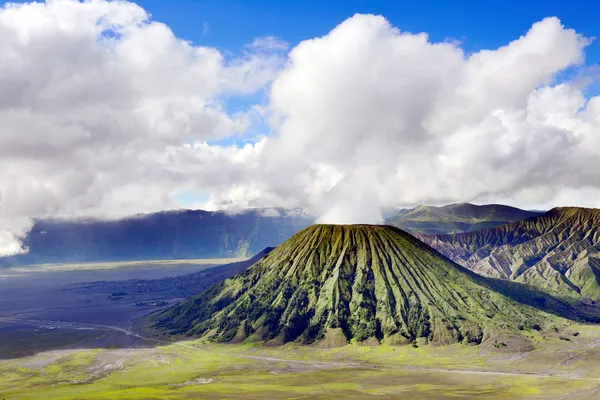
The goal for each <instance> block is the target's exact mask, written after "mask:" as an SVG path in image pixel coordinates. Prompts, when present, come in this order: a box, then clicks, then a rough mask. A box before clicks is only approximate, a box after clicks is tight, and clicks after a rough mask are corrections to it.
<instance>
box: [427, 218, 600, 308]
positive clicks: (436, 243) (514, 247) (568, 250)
mask: <svg viewBox="0 0 600 400" xmlns="http://www.w3.org/2000/svg"><path fill="white" fill-rule="evenodd" d="M415 236H417V237H418V238H419V239H421V240H422V241H424V242H425V243H427V244H429V245H430V246H432V247H433V248H435V249H437V250H438V251H439V252H441V253H442V254H444V255H445V256H447V257H449V258H450V259H452V260H454V261H455V262H457V263H459V264H461V265H463V266H465V267H467V268H469V269H471V270H473V271H475V272H477V273H480V274H483V275H487V276H493V277H498V278H503V279H510V280H514V281H517V282H523V283H528V284H531V285H534V286H536V287H538V288H540V289H544V290H547V291H550V292H553V293H559V294H561V295H570V296H574V297H583V298H589V299H593V300H600V210H598V209H585V208H555V209H552V210H550V211H549V212H547V213H545V214H544V215H541V216H539V217H535V218H530V219H527V220H524V221H520V222H515V223H512V224H507V225H503V226H499V227H496V228H492V229H486V230H482V231H478V232H470V233H460V234H455V235H419V234H415Z"/></svg>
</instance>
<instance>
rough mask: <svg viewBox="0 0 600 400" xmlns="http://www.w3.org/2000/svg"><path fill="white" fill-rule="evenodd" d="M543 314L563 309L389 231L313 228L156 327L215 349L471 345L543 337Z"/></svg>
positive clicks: (172, 311)
mask: <svg viewBox="0 0 600 400" xmlns="http://www.w3.org/2000/svg"><path fill="white" fill-rule="evenodd" d="M508 292H510V293H508ZM503 293H507V294H503ZM511 293H512V294H511ZM515 293H519V295H518V296H521V297H522V298H527V304H530V305H534V306H536V307H537V309H536V308H535V307H531V306H530V305H525V304H522V303H521V302H519V301H516V300H515V299H517V297H516V296H515V295H514V294H515ZM519 300H520V299H519ZM542 306H543V307H542ZM544 307H546V308H548V307H550V308H551V307H555V308H556V307H562V308H563V310H565V309H567V308H568V307H569V305H568V304H566V303H562V302H560V301H558V300H555V299H553V298H551V297H548V296H546V295H543V294H540V293H539V292H535V291H534V290H532V289H531V288H528V287H526V286H524V285H520V284H516V283H510V282H502V281H498V280H494V279H491V278H484V277H481V276H479V275H476V274H475V273H473V272H471V271H469V270H467V269H466V268H463V267H461V266H459V265H457V264H455V263H453V262H452V261H450V260H448V259H447V258H445V257H443V256H442V255H440V254H439V253H437V252H436V251H435V250H433V249H431V248H430V247H428V246H427V245H425V244H424V243H422V242H420V241H419V240H417V239H415V238H414V237H412V236H411V235H409V234H407V233H405V232H403V231H401V230H399V229H397V228H393V227H390V226H375V225H313V226H311V227H308V228H306V229H304V230H302V231H300V232H298V233H297V234H296V235H294V236H293V237H291V238H290V239H289V240H287V241H286V242H285V243H283V244H282V245H281V246H279V247H277V248H276V249H275V250H274V251H273V252H271V253H270V254H269V255H267V256H266V257H264V258H263V259H261V260H260V261H258V262H257V263H255V264H254V265H252V266H251V267H250V268H248V269H247V270H246V271H244V272H243V273H241V274H239V275H237V276H234V277H232V278H230V279H227V280H225V281H223V282H221V283H219V284H217V285H216V286H214V287H212V288H211V289H209V290H207V291H205V292H203V293H201V294H199V295H198V296H196V297H193V298H191V299H189V300H186V301H184V302H182V303H179V304H177V305H175V306H173V307H171V308H169V309H166V310H164V311H162V312H160V313H158V314H156V315H154V321H155V325H156V327H159V328H163V329H167V330H169V331H170V332H171V333H176V334H187V335H200V336H204V337H207V338H210V339H211V340H215V341H233V342H241V341H270V342H271V343H273V344H276V343H285V342H289V341H297V342H300V343H312V342H315V341H317V340H319V339H322V338H326V337H331V336H332V335H333V336H335V338H336V339H343V340H344V341H345V340H349V341H357V342H362V341H365V340H370V341H372V342H373V341H384V342H385V343H397V344H399V343H410V342H415V341H426V342H428V343H436V344H450V343H457V342H462V343H476V344H479V343H481V342H483V341H485V340H487V339H490V338H493V337H495V336H497V335H502V334H505V333H510V334H518V333H519V331H527V330H530V329H538V330H539V329H542V327H543V326H545V325H548V324H549V323H552V321H554V316H553V315H550V314H547V313H545V312H542V311H540V310H539V309H540V308H542V309H543V308H544Z"/></svg>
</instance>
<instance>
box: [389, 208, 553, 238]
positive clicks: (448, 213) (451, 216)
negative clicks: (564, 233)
mask: <svg viewBox="0 0 600 400" xmlns="http://www.w3.org/2000/svg"><path fill="white" fill-rule="evenodd" d="M541 214H542V213H541V212H537V211H526V210H521V209H518V208H515V207H510V206H505V205H501V204H486V205H480V206H479V205H475V204H469V203H459V204H449V205H447V206H443V207H433V206H418V207H415V208H410V209H403V210H400V211H399V212H398V213H397V214H396V215H394V216H392V217H390V218H388V219H387V220H386V222H387V223H388V224H390V225H393V226H395V227H398V228H400V229H403V230H406V231H410V232H420V233H427V234H445V233H457V232H472V231H476V230H480V229H486V228H492V227H496V226H500V225H504V224H507V223H510V222H515V221H521V220H524V219H526V218H531V217H535V216H538V215H541Z"/></svg>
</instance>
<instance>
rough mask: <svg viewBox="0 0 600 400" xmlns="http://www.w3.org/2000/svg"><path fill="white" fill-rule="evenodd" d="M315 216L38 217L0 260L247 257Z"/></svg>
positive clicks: (263, 212)
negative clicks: (19, 248) (14, 252)
mask: <svg viewBox="0 0 600 400" xmlns="http://www.w3.org/2000/svg"><path fill="white" fill-rule="evenodd" d="M313 222H314V220H313V218H311V217H309V216H307V215H306V214H305V213H304V212H303V210H301V209H284V208H264V209H248V210H242V211H239V212H229V211H203V210H178V211H163V212H158V213H152V214H144V215H136V216H132V217H128V218H123V219H119V220H109V221H103V220H66V219H38V220H35V221H34V224H33V228H32V229H31V231H30V232H29V234H28V235H27V237H25V239H24V241H23V244H24V245H25V246H26V247H28V248H29V252H28V253H27V254H23V255H19V256H13V257H3V258H0V265H5V266H6V265H23V264H40V263H66V262H85V261H96V262H101V261H128V260H150V259H186V258H224V257H247V256H251V255H253V254H256V253H258V252H259V251H261V250H262V249H264V248H265V247H274V246H277V245H278V244H280V243H281V242H283V241H284V240H286V239H287V238H289V237H290V236H292V235H293V234H294V233H296V232H297V231H299V230H300V229H302V228H305V227H306V226H309V225H310V224H312V223H313Z"/></svg>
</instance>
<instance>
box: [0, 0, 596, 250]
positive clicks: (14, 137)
mask: <svg viewBox="0 0 600 400" xmlns="http://www.w3.org/2000/svg"><path fill="white" fill-rule="evenodd" d="M248 43H249V44H248V46H246V50H245V53H244V54H241V55H239V56H238V57H236V58H231V57H230V56H225V53H224V52H221V51H219V50H217V49H214V48H208V47H201V46H196V45H194V44H193V43H189V42H187V41H185V40H182V39H180V38H177V37H175V36H174V35H173V33H172V32H171V30H170V29H169V28H168V27H167V26H165V25H164V24H161V23H160V22H156V21H153V20H152V19H151V18H150V16H149V15H148V14H147V13H146V12H145V11H144V10H143V9H141V8H140V7H138V6H137V5H135V4H133V3H127V2H107V1H103V0H94V1H88V2H85V3H80V2H78V1H74V0H62V1H48V2H47V3H29V4H23V5H9V6H7V7H5V8H4V9H1V10H0V87H2V88H3V90H2V91H1V92H0V126H2V132H1V133H0V170H1V171H2V179H0V254H10V253H16V252H18V251H21V250H22V249H21V247H20V243H19V241H18V237H19V235H22V234H24V233H25V232H26V231H27V230H28V229H29V228H30V224H31V223H30V221H29V217H41V216H101V217H114V216H121V215H126V214H131V213H137V212H149V211H155V210H159V209H164V208H177V207H180V204H178V201H177V198H178V197H177V195H178V194H179V193H183V192H186V191H196V192H201V193H204V194H205V195H206V196H208V201H206V202H205V201H202V202H201V203H199V204H197V206H198V207H213V208H223V207H225V208H240V207H246V206H290V207H306V208H309V209H310V210H312V212H314V213H315V214H317V215H319V216H320V220H321V221H324V222H378V221H380V220H381V214H380V209H381V208H382V207H393V206H398V205H407V204H415V203H423V202H424V203H443V202H451V201H471V200H474V199H480V200H485V201H506V202H510V203H511V204H516V205H521V206H524V207H528V206H542V205H543V206H550V205H552V204H557V203H558V204H573V205H590V206H593V205H595V206H600V200H599V198H598V197H597V196H598V194H599V191H600V172H599V171H600V170H598V168H597V167H596V164H597V163H598V160H600V97H594V98H586V97H585V96H584V94H583V89H584V87H583V83H582V82H584V83H589V81H590V80H591V79H594V75H593V74H589V75H586V77H585V79H578V80H577V81H576V82H572V83H570V82H560V83H559V82H557V81H556V76H557V74H558V73H560V72H561V71H564V70H565V69H569V68H578V67H579V68H584V66H585V60H584V56H585V48H586V46H587V45H589V44H590V39H587V38H584V37H582V36H580V35H578V34H577V33H576V32H574V31H573V30H570V29H567V28H565V27H563V26H562V25H561V23H560V21H558V20H557V19H555V18H548V19H545V20H543V21H540V22H538V23H536V24H534V25H533V26H532V28H531V29H530V31H529V32H526V33H524V35H523V36H522V37H520V38H515V40H514V41H513V42H511V43H507V44H506V45H505V46H503V47H501V48H498V49H489V50H482V51H480V52H477V53H474V54H465V53H464V51H463V50H462V49H461V45H460V44H459V43H453V42H444V43H432V42H430V41H429V39H428V37H427V35H426V34H410V33H406V32H402V31H401V30H399V29H397V28H395V27H393V26H391V25H390V24H389V23H388V22H387V21H386V20H385V19H384V18H383V17H378V16H371V15H356V16H354V17H353V18H350V19H348V20H347V21H344V22H343V23H342V24H340V25H339V26H337V27H335V28H334V29H333V30H332V31H331V32H330V33H329V34H328V35H326V36H324V37H321V38H316V39H311V40H307V41H304V42H302V43H300V44H299V45H297V46H296V47H294V48H292V49H291V50H290V51H289V54H286V53H285V52H286V51H287V50H286V49H287V44H286V43H284V42H282V41H281V40H280V39H277V38H276V37H271V36H270V37H263V38H248ZM582 70H583V69H582ZM596 78H597V75H596ZM263 91H267V93H268V94H269V95H268V96H267V98H268V100H267V101H266V102H265V103H262V104H255V105H252V104H248V105H247V107H245V108H244V109H242V111H238V112H236V113H233V114H232V113H230V112H227V111H226V110H227V107H226V105H227V102H228V101H229V99H231V98H234V97H241V98H243V97H244V96H249V97H248V99H252V98H256V97H261V96H254V94H256V93H261V92H263ZM266 126H268V130H269V131H270V132H271V133H270V135H269V136H268V137H267V136H263V137H260V136H259V137H256V135H257V131H258V132H262V131H265V132H266V128H265V127H266ZM232 137H233V138H237V139H238V142H239V141H241V142H243V141H247V142H248V143H247V144H245V145H243V146H236V145H230V146H226V145H216V144H208V143H219V141H220V140H223V139H228V138H232ZM229 141H231V140H229Z"/></svg>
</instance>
